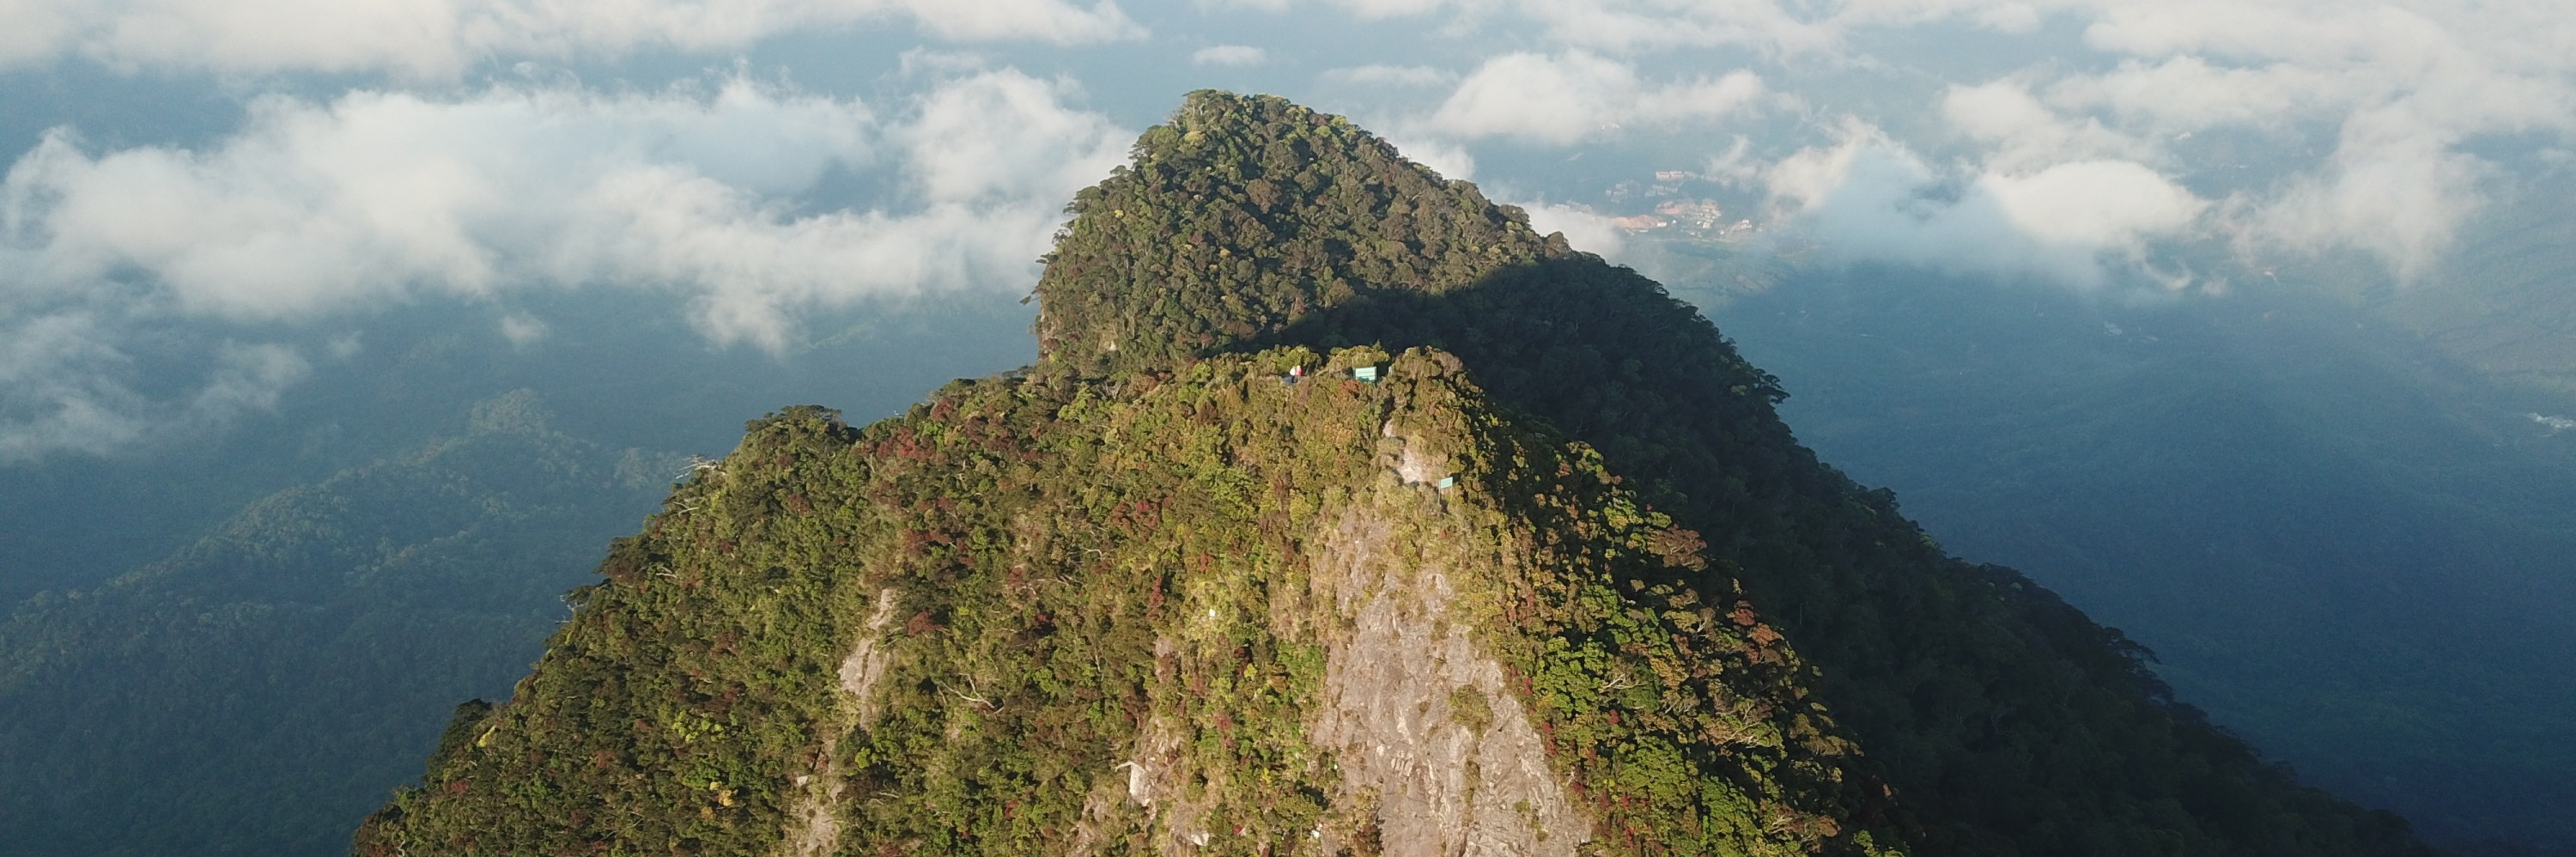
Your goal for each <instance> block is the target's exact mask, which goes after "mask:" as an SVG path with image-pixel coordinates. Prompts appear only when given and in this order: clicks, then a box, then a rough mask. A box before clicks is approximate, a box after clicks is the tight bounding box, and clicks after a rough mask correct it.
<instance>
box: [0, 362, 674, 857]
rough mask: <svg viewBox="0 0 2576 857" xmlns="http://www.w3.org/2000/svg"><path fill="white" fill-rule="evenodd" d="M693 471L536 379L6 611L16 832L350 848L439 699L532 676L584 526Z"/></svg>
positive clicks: (212, 849) (205, 847) (54, 850)
mask: <svg viewBox="0 0 2576 857" xmlns="http://www.w3.org/2000/svg"><path fill="white" fill-rule="evenodd" d="M677 469H678V466H677V465H675V464H673V463H672V462H671V461H669V460H664V459H656V458H653V457H650V456H645V455H642V454H640V453H637V452H635V451H632V450H628V451H622V452H621V451H617V450H609V449H602V448H600V447H598V446H595V445H592V444H588V443H584V442H581V441H577V440H574V439H572V438H570V437H567V436H565V435H563V434H561V433H558V432H555V431H553V430H551V429H549V428H548V427H547V426H546V424H545V421H544V415H543V412H542V409H541V408H540V407H539V406H538V404H537V403H536V401H535V399H534V397H533V396H532V395H529V394H526V393H524V392H522V393H518V394H513V395H510V396H505V397H502V398H500V399H497V400H494V401H492V402H489V403H486V404H484V405H483V406H481V407H479V408H477V409H476V412H475V414H474V416H473V420H472V423H471V425H470V427H469V428H468V429H467V430H466V431H464V432H463V433H462V434H460V435H457V436H454V437H448V438H444V439H440V440H437V441H434V442H431V443H429V444H427V445H425V446H423V447H421V448H419V449H417V450H415V451H413V452H411V453H409V454H406V455H403V456H399V457H397V458H394V459H392V460H388V461H385V462H381V463H378V464H375V465H371V466H367V467H362V468H355V469H351V470H349V471H346V472H343V473H341V474H339V475H337V476H333V477H331V478H329V479H326V480H323V481H321V482H318V483H315V484H312V485H308V486H303V487H299V488H294V489H289V490H287V491H284V492H280V493H278V494H276V495H274V496H271V497H268V498H266V499H264V500H260V501H258V502H255V503H252V504H250V505H249V506H248V507H247V508H246V509H244V510H243V511H242V512H241V513H240V514H239V515H236V516H235V517H234V518H233V519H232V520H231V521H229V522H226V523H225V524H224V525H222V526H221V527H219V528H217V529H216V530H215V531H214V532H213V533H212V534H210V535H208V536H206V537H205V538H203V539H201V540H199V541H198V542H197V543H195V544H194V545H191V546H189V547H187V548H184V549H182V550H180V551H178V552H176V553H174V554H173V555H171V556H170V557H169V558H168V559H165V560H163V561H161V562H158V563H154V564H152V565H149V566H146V567H144V568H142V569H141V570H138V571H136V572H134V573H132V574H128V575H125V576H123V577H120V578H118V579H117V580H115V581H114V582H112V583H110V584H108V585H106V586H103V587H100V588H97V589H93V590H88V591H83V592H79V593H77V594H73V595H68V596H66V595H52V594H49V595H45V596H39V597H38V598H36V599H35V600H33V601H30V602H27V603H25V604H23V605H22V606H20V607H19V608H18V609H17V610H16V611H15V613H14V614H13V615H11V617H10V618H9V620H8V621H7V622H6V623H5V624H0V652H5V653H6V656H7V659H6V660H5V661H0V770H6V771H8V772H9V776H8V777H7V778H6V780H5V782H0V818H5V819H8V824H7V831H6V833H7V836H6V838H5V840H0V853H8V854H28V855H38V854H48V855H50V854H96V855H117V854H133V855H161V854H262V855H267V854H292V853H305V854H310V853H319V852H323V851H327V850H330V849H332V848H334V847H336V846H338V845H339V843H340V842H341V841H342V837H343V836H345V831H346V828H347V826H348V825H349V824H350V823H351V820H353V819H355V818H357V817H359V816H360V815H362V814H363V813H364V812H365V811H366V810H367V808H368V807H369V806H370V805H372V804H374V803H375V802H376V800H377V799H378V796H379V795H381V794H383V793H384V790H385V789H386V788H387V787H389V785H390V784H393V783H398V782H401V781H403V780H404V779H406V778H407V776H408V773H409V771H410V770H412V769H413V768H412V765H411V764H410V763H409V762H408V761H407V759H408V758H416V757H417V754H418V752H419V748H421V747H425V746H428V744H429V742H430V740H431V739H432V738H434V737H435V730H436V727H437V724H436V723H435V722H432V721H431V720H429V719H427V718H425V717H424V715H429V714H431V713H433V712H439V711H444V710H446V709H447V708H448V707H450V706H452V705H454V703H455V700H456V699H458V698H459V697H462V696H468V695H472V694H474V693H479V692H486V691H487V690H488V689H489V688H493V687H496V686H501V685H502V684H503V683H504V682H507V681H508V680H509V677H510V676H511V675H514V674H516V673H518V672H520V671H521V670H522V669H523V668H524V664H526V663H527V660H528V659H529V658H530V657H531V656H532V655H534V654H535V653H536V651H537V649H536V646H535V642H536V641H537V640H538V639H539V638H540V637H542V636H543V635H544V633H545V632H546V630H547V629H548V628H549V627H551V626H552V625H554V624H555V623H556V622H559V621H561V620H562V619H563V617H564V615H565V613H564V609H563V607H562V606H561V605H560V604H559V603H558V602H557V596H558V594H559V593H560V592H561V591H562V590H563V589H564V588H566V587H567V586H569V585H572V584H574V583H576V582H578V580H579V570H580V569H582V568H583V567H584V566H585V565H586V564H587V562H586V560H587V559H588V555H590V554H591V553H592V551H594V550H595V548H590V547H585V545H586V544H592V545H595V544H596V543H597V542H598V540H600V539H604V538H606V537H607V536H608V535H609V534H612V533H615V532H617V531H618V530H621V529H624V528H626V527H627V526H629V524H628V522H630V521H632V520H634V516H635V515H636V514H637V512H638V510H639V508H649V507H650V505H651V502H652V501H651V498H652V496H653V495H654V494H657V493H660V492H661V491H662V490H663V489H664V488H665V486H666V485H667V484H668V483H667V480H668V478H669V477H670V476H671V474H672V472H674V471H676V470H677ZM532 477H534V478H532Z"/></svg>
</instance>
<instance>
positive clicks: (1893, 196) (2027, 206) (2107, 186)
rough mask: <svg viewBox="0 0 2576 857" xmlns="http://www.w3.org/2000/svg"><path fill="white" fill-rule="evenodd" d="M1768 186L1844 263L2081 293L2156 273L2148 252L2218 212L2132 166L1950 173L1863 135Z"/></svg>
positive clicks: (1783, 165)
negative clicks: (2069, 287)
mask: <svg viewBox="0 0 2576 857" xmlns="http://www.w3.org/2000/svg"><path fill="white" fill-rule="evenodd" d="M1765 180H1766V182H1767V184H1768V186H1769V189H1770V192H1771V194H1772V197H1773V204H1774V205H1775V206H1776V207H1777V208H1778V209H1779V210H1780V214H1781V216H1782V217H1783V219H1785V220H1788V221H1790V222H1792V223H1795V224H1797V225H1798V226H1800V227H1801V228H1803V229H1804V230H1805V231H1806V232H1807V233H1808V234H1810V235H1812V236H1814V237H1816V238H1817V239H1819V240H1821V241H1823V242H1825V244H1826V245H1827V246H1828V247H1829V248H1830V249H1831V251H1832V252H1833V253H1835V254H1836V255H1838V256H1842V257H1845V258H1849V259H1855V260H1867V261H1877V262H1889V263H1897V264H1905V265H1915V266H1921V267H1927V268H1932V269H1936V270H1944V271H1951V272H1956V273H1965V274H1980V275H1990V276H2001V277H2007V278H2032V279H2040V280H2046V281H2055V282H2063V283H2070V284H2075V285H2078V286H2085V287H2098V286H2101V285H2104V284H2106V283H2109V282H2112V281H2114V280H2115V279H2117V278H2119V277H2120V276H2122V275H2124V274H2137V273H2149V272H2147V271H2146V269H2145V268H2144V266H2145V265H2146V264H2147V263H2148V259H2147V254H2146V250H2147V245H2148V243H2149V242H2150V241H2154V240H2158V239H2165V238H2172V237H2177V236H2181V235H2184V234H2186V233H2187V232H2188V231H2189V230H2191V229H2192V228H2193V227H2194V226H2195V225H2196V224H2197V223H2198V222H2199V221H2200V219H2201V218H2202V216H2203V214H2204V213H2206V212H2207V211H2209V210H2210V208H2211V205H2210V203H2209V202H2207V201H2206V200H2202V199H2200V198H2199V197H2197V196H2194V195H2193V194H2192V193H2191V192H2190V191H2188V190H2185V189H2183V188H2182V187H2181V186H2179V185H2176V184H2174V183H2173V182H2172V181H2169V180H2167V179H2166V178H2164V177H2163V176H2161V175H2159V174H2157V173H2156V172H2155V171H2154V170H2151V169H2148V168H2147V167H2146V166H2144V165H2141V164H2138V163H2135V162H2131V161H2120V160H2086V161H2073V162H2067V163H2059V164H2054V165H2051V166H2047V167H2045V168H2040V169H2036V170H2032V171H2027V172H1991V171H1970V172H1967V173H1965V174H1961V173H1957V172H1950V173H1945V171H1943V170H1940V169H1936V168H1935V167H1933V166H1932V165H1931V164H1929V163H1927V162H1925V161H1924V160H1923V159H1922V158H1921V157H1920V156H1918V155H1916V154H1915V153H1914V152H1913V151H1912V150H1911V149H1909V148H1907V147H1905V146H1903V145H1902V144H1899V143H1897V142H1895V141H1894V140H1892V139H1890V138H1888V137H1887V136H1886V135H1885V134H1884V133H1883V132H1881V131H1879V130H1878V129H1876V128H1872V127H1868V126H1865V125H1851V126H1848V127H1847V128H1846V129H1845V139H1844V140H1843V141H1842V142H1840V143H1838V144H1836V145H1833V146H1830V147H1814V148H1808V149H1805V150H1801V151H1800V152H1798V153H1797V154H1795V155H1792V156H1790V157H1788V158H1784V159H1782V160H1781V161H1780V162H1779V163H1777V164H1775V165H1774V166H1773V167H1772V168H1771V169H1770V170H1769V172H1768V174H1767V175H1766V176H1765Z"/></svg>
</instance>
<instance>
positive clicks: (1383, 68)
mask: <svg viewBox="0 0 2576 857" xmlns="http://www.w3.org/2000/svg"><path fill="white" fill-rule="evenodd" d="M1323 78H1324V79H1325V80H1327V81H1330V82H1333V83H1353V84H1360V85H1363V86H1448V85H1450V84H1452V83H1457V82H1458V74H1457V73H1456V72H1453V71H1449V70H1447V69H1441V68H1433V67H1431V66H1427V65H1384V64H1377V65H1361V66H1351V67H1348V68H1336V69H1327V70H1325V71H1324V74H1323Z"/></svg>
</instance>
